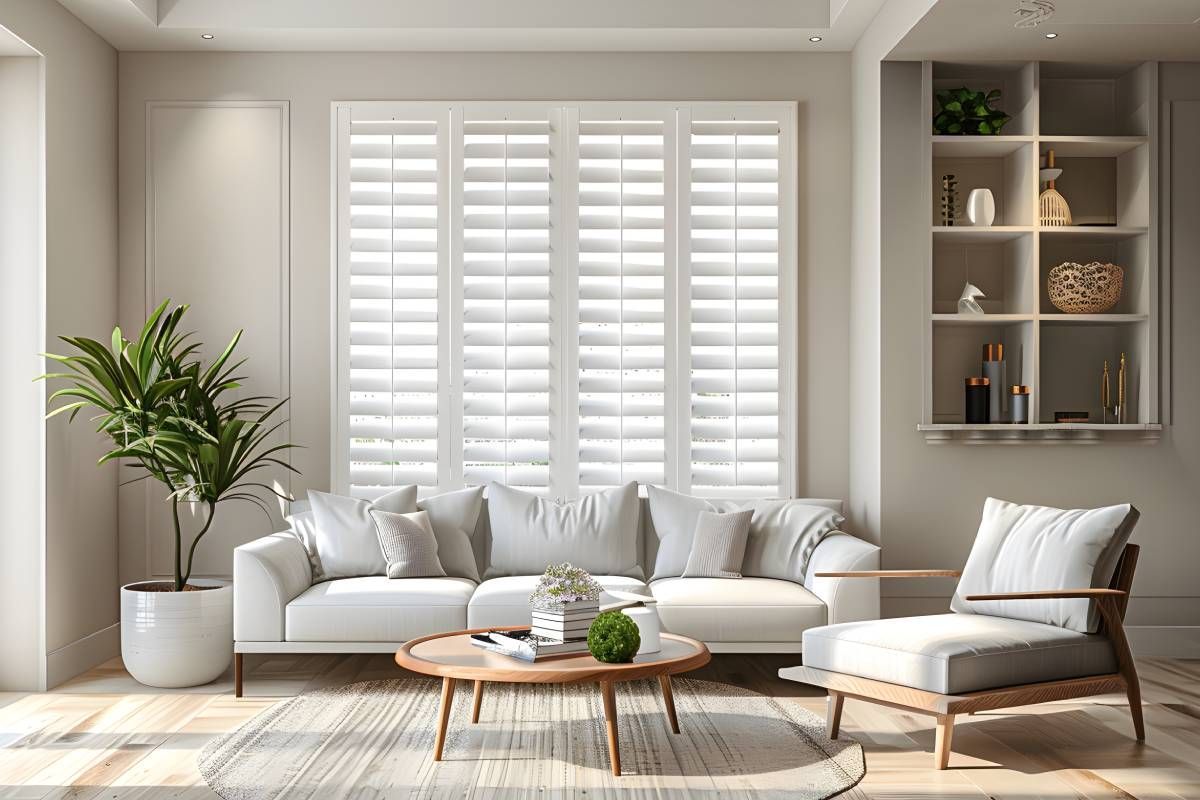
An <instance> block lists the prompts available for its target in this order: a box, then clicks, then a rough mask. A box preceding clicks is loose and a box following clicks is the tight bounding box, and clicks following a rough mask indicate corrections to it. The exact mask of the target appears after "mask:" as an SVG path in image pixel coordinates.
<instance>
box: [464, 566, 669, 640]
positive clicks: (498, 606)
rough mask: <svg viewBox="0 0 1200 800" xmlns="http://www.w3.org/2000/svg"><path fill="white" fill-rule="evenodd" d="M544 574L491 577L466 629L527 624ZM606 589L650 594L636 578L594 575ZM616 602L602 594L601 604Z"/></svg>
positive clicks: (483, 585)
mask: <svg viewBox="0 0 1200 800" xmlns="http://www.w3.org/2000/svg"><path fill="white" fill-rule="evenodd" d="M541 577H542V576H541V575H508V576H505V577H503V578H492V579H491V580H486V581H484V582H483V583H481V584H479V588H477V589H476V590H475V595H474V596H473V597H472V598H471V604H470V606H469V607H468V608H467V627H469V628H498V627H500V626H502V625H528V624H529V621H530V608H529V595H531V594H533V590H534V589H536V588H537V584H538V580H539V579H540V578H541ZM592 577H593V578H595V579H596V582H597V583H599V584H600V586H601V588H603V589H616V590H618V591H623V592H632V593H634V594H644V595H646V596H649V595H650V591H649V590H648V589H647V588H646V584H645V583H643V582H642V581H640V580H638V579H637V578H627V577H625V576H622V575H593V576H592ZM614 601H615V598H613V597H612V596H611V595H608V594H606V593H603V592H602V593H601V594H600V605H605V604H607V603H612V602H614Z"/></svg>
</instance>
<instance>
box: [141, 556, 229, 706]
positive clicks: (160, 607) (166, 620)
mask: <svg viewBox="0 0 1200 800" xmlns="http://www.w3.org/2000/svg"><path fill="white" fill-rule="evenodd" d="M143 583H144V582H139V583H131V584H129V585H127V586H122V587H121V657H122V658H123V659H124V660H125V669H127V670H129V674H130V675H132V676H133V677H134V678H136V679H137V680H138V681H139V682H141V683H144V684H146V685H147V686H157V687H159V688H163V689H178V688H181V687H184V686H199V685H201V684H204V683H210V682H211V681H214V680H216V679H217V678H219V677H220V676H221V675H222V674H223V673H224V672H225V670H227V669H228V668H229V662H230V661H231V660H232V659H233V585H232V584H230V583H229V582H228V581H218V580H207V579H202V578H197V579H193V580H191V581H190V583H191V584H193V585H194V586H213V587H216V588H212V589H206V590H204V591H201V592H141V591H138V590H137V589H136V588H135V587H137V586H140V585H143Z"/></svg>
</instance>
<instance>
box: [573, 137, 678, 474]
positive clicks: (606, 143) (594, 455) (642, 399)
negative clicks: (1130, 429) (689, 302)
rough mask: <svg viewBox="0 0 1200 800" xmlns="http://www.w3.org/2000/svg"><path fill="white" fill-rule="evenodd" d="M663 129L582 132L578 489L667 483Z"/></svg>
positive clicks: (579, 254) (665, 209) (665, 174)
mask: <svg viewBox="0 0 1200 800" xmlns="http://www.w3.org/2000/svg"><path fill="white" fill-rule="evenodd" d="M667 127H668V125H667V123H666V122H665V121H664V120H661V119H659V120H653V119H650V120H644V119H633V120H630V119H625V120H617V119H589V118H587V117H586V116H585V117H584V118H583V119H581V120H580V122H579V140H578V141H579V145H578V156H579V170H578V174H579V188H578V225H579V227H578V308H579V332H578V346H579V352H578V365H579V370H578V396H579V427H578V431H579V489H580V491H581V492H588V491H594V490H597V489H602V488H605V487H610V486H616V485H619V484H622V483H625V482H628V481H639V482H641V483H654V484H659V485H662V484H664V483H666V392H667V352H666V348H667V338H666V310H667V309H666V302H667V241H666V229H667V208H668V203H667V191H666V186H667V169H666V164H667V152H666V148H667V140H668V136H667Z"/></svg>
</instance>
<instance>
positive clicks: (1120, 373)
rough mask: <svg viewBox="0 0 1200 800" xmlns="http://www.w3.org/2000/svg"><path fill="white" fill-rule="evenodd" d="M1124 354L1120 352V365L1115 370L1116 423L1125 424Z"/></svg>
mask: <svg viewBox="0 0 1200 800" xmlns="http://www.w3.org/2000/svg"><path fill="white" fill-rule="evenodd" d="M1125 374H1126V373H1125V354H1124V353H1121V366H1120V368H1119V369H1118V370H1117V413H1116V418H1117V423H1118V424H1120V425H1124V424H1125V415H1126V413H1127V412H1126V408H1127V406H1126V404H1125V399H1126V398H1125Z"/></svg>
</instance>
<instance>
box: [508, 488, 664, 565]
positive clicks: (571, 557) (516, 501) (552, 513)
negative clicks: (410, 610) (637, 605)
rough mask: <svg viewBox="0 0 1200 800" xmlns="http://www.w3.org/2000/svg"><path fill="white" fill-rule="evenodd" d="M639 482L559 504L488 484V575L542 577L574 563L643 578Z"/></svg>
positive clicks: (526, 493)
mask: <svg viewBox="0 0 1200 800" xmlns="http://www.w3.org/2000/svg"><path fill="white" fill-rule="evenodd" d="M639 511H640V509H639V506H638V495H637V484H636V483H627V484H625V485H624V486H621V487H618V488H616V489H608V490H605V491H603V492H596V493H595V494H590V495H588V496H586V497H583V498H580V499H579V500H576V501H575V502H573V503H556V502H554V501H553V500H546V499H543V498H541V497H538V496H537V495H532V494H529V493H528V492H521V491H518V490H516V489H511V488H509V487H507V486H503V485H501V484H498V483H492V484H489V485H488V519H489V522H490V523H491V528H492V542H491V550H490V553H489V558H488V568H487V572H486V573H485V574H484V577H485V578H497V577H501V576H505V575H540V574H542V572H544V571H545V569H546V566H547V565H548V564H557V563H561V562H563V561H569V562H571V563H572V564H574V565H575V566H577V567H582V568H583V569H585V570H587V571H588V572H590V573H592V574H593V575H625V576H628V577H632V578H639V579H640V578H641V577H642V576H643V573H642V568H641V566H640V565H639V564H638V553H637V533H638V513H639Z"/></svg>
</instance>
